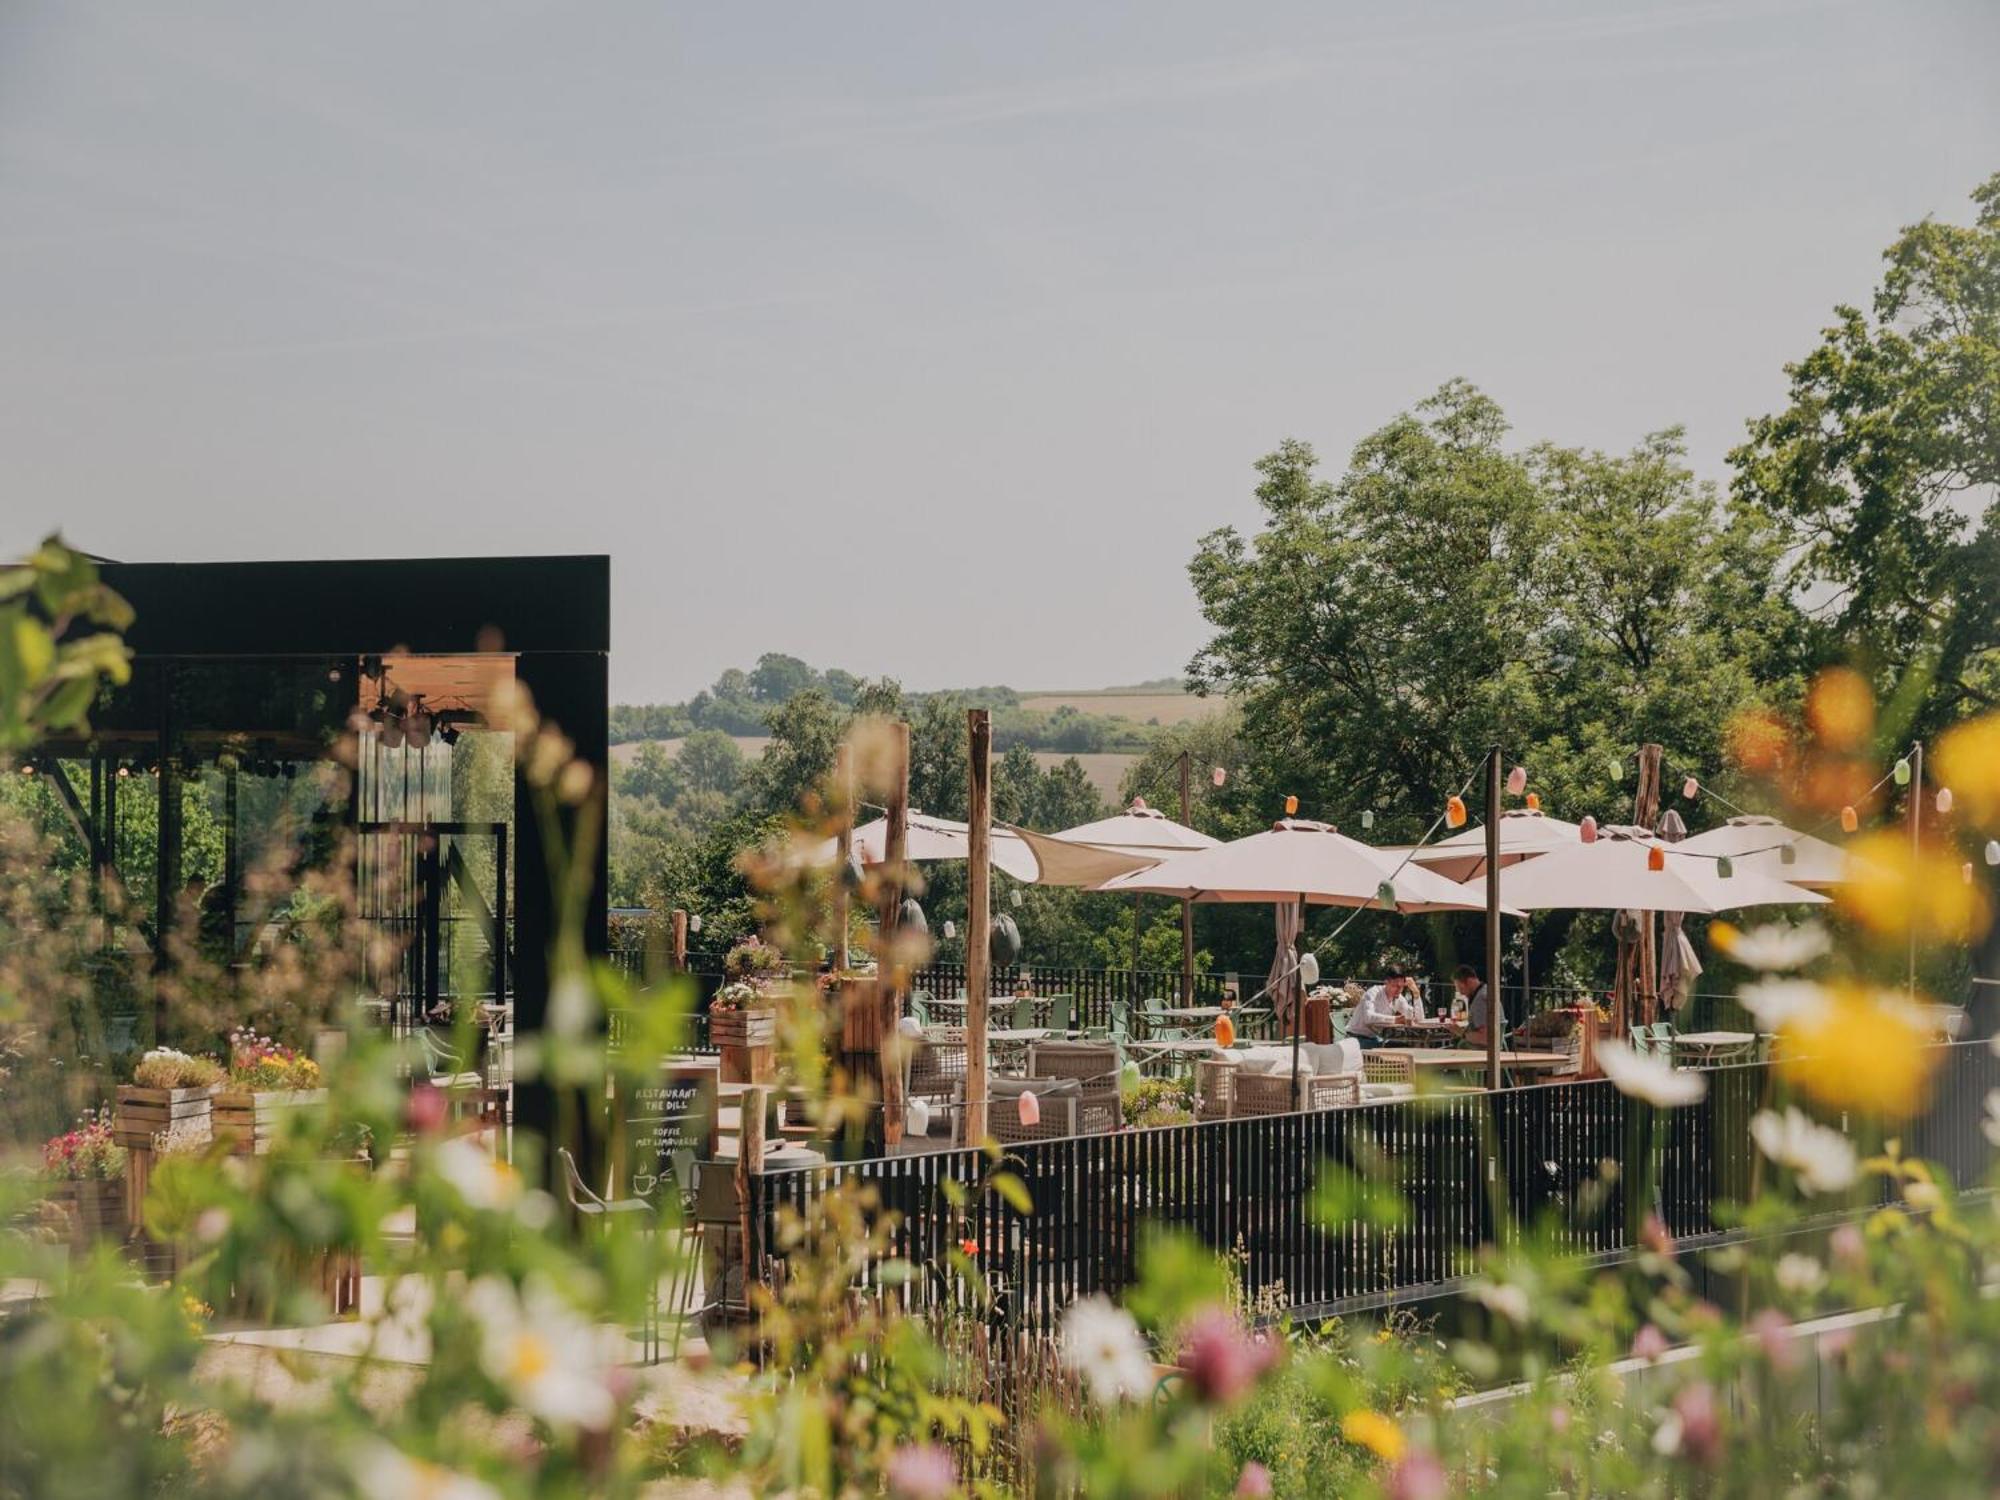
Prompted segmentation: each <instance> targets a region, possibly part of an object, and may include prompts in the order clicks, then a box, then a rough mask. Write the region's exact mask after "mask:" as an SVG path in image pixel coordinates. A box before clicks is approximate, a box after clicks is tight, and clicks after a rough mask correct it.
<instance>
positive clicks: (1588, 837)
mask: <svg viewBox="0 0 2000 1500" xmlns="http://www.w3.org/2000/svg"><path fill="white" fill-rule="evenodd" d="M1576 836H1577V837H1578V838H1580V839H1582V840H1583V841H1584V842H1585V843H1586V844H1594V843H1596V842H1597V819H1595V818H1594V817H1592V816H1591V815H1590V814H1589V813H1585V814H1584V815H1583V821H1582V822H1581V823H1579V824H1577V825H1576Z"/></svg>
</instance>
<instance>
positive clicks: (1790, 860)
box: [1778, 844, 1799, 865]
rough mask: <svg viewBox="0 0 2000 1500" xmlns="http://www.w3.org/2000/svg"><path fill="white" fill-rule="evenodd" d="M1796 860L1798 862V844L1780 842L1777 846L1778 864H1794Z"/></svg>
mask: <svg viewBox="0 0 2000 1500" xmlns="http://www.w3.org/2000/svg"><path fill="white" fill-rule="evenodd" d="M1798 862H1799V846H1798V845H1797V844H1780V845H1779V846H1778V863H1779V864H1781V865H1795V864H1797V863H1798Z"/></svg>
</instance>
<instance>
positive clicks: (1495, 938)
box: [1486, 745, 1504, 1089]
mask: <svg viewBox="0 0 2000 1500" xmlns="http://www.w3.org/2000/svg"><path fill="white" fill-rule="evenodd" d="M1502 993H1503V991H1502V990H1501V988H1500V747H1499V746H1498V745H1495V746H1494V747H1493V748H1492V749H1491V750H1489V751H1487V752H1486V1086H1487V1087H1488V1088H1489V1089H1498V1088H1499V1087H1500V1017H1501V1015H1502V1014H1503V1013H1504V1009H1503V1006H1502V1003H1501V999H1500V996H1501V994H1502Z"/></svg>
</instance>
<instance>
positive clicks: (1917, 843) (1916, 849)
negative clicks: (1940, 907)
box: [1909, 740, 1924, 1000]
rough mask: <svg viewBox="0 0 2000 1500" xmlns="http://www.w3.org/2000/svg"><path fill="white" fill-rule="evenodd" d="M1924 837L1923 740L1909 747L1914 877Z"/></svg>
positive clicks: (1913, 973) (1912, 978) (1913, 957)
mask: <svg viewBox="0 0 2000 1500" xmlns="http://www.w3.org/2000/svg"><path fill="white" fill-rule="evenodd" d="M1923 838H1924V742H1923V741H1922V740H1918V741H1917V742H1916V744H1915V745H1913V746H1911V748H1910V871H1911V879H1913V880H1914V879H1915V878H1916V869H1917V860H1918V858H1919V857H1920V856H1921V854H1922V853H1923ZM1909 993H1910V998H1911V999H1912V1000H1914V999H1916V998H1917V924H1916V923H1915V922H1912V923H1910V971H1909Z"/></svg>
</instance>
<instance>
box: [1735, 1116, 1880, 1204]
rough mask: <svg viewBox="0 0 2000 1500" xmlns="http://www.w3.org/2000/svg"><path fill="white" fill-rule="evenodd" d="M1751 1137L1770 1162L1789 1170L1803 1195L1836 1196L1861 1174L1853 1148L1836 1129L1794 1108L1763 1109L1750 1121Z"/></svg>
mask: <svg viewBox="0 0 2000 1500" xmlns="http://www.w3.org/2000/svg"><path fill="white" fill-rule="evenodd" d="M1750 1138H1751V1139H1752V1140H1754V1141H1755V1142H1756V1143H1757V1148H1758V1150H1760V1151H1762V1152H1763V1153H1764V1154H1765V1155H1766V1156H1768V1157H1770V1158H1771V1160H1772V1161H1774V1162H1776V1163H1777V1164H1778V1165H1779V1166H1781V1167H1790V1168H1791V1169H1792V1171H1793V1173H1794V1174H1796V1176H1797V1178H1798V1183H1799V1188H1800V1190H1801V1191H1803V1192H1806V1193H1838V1192H1840V1191H1842V1190H1843V1189H1845V1188H1847V1187H1849V1186H1851V1185H1852V1184H1853V1182H1854V1179H1855V1176H1856V1175H1857V1173H1858V1172H1859V1171H1860V1167H1859V1165H1858V1164H1857V1162H1856V1160H1855V1156H1854V1146H1853V1144H1852V1143H1851V1142H1850V1141H1849V1140H1848V1139H1847V1137H1846V1136H1844V1135H1842V1134H1841V1133H1840V1132H1839V1131H1837V1130H1829V1129H1828V1128H1827V1127H1826V1126H1824V1125H1816V1124H1814V1123H1813V1121H1812V1120H1810V1119H1808V1118H1807V1117H1806V1116H1805V1115H1804V1114H1802V1113H1800V1112H1799V1111H1798V1110H1796V1109H1787V1110H1786V1111H1785V1112H1784V1113H1783V1114H1782V1115H1780V1114H1778V1113H1777V1112H1776V1111H1775V1110H1769V1109H1767V1110H1763V1111H1761V1112H1760V1113H1759V1114H1758V1115H1757V1117H1756V1118H1755V1119H1753V1120H1752V1121H1751V1122H1750Z"/></svg>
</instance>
